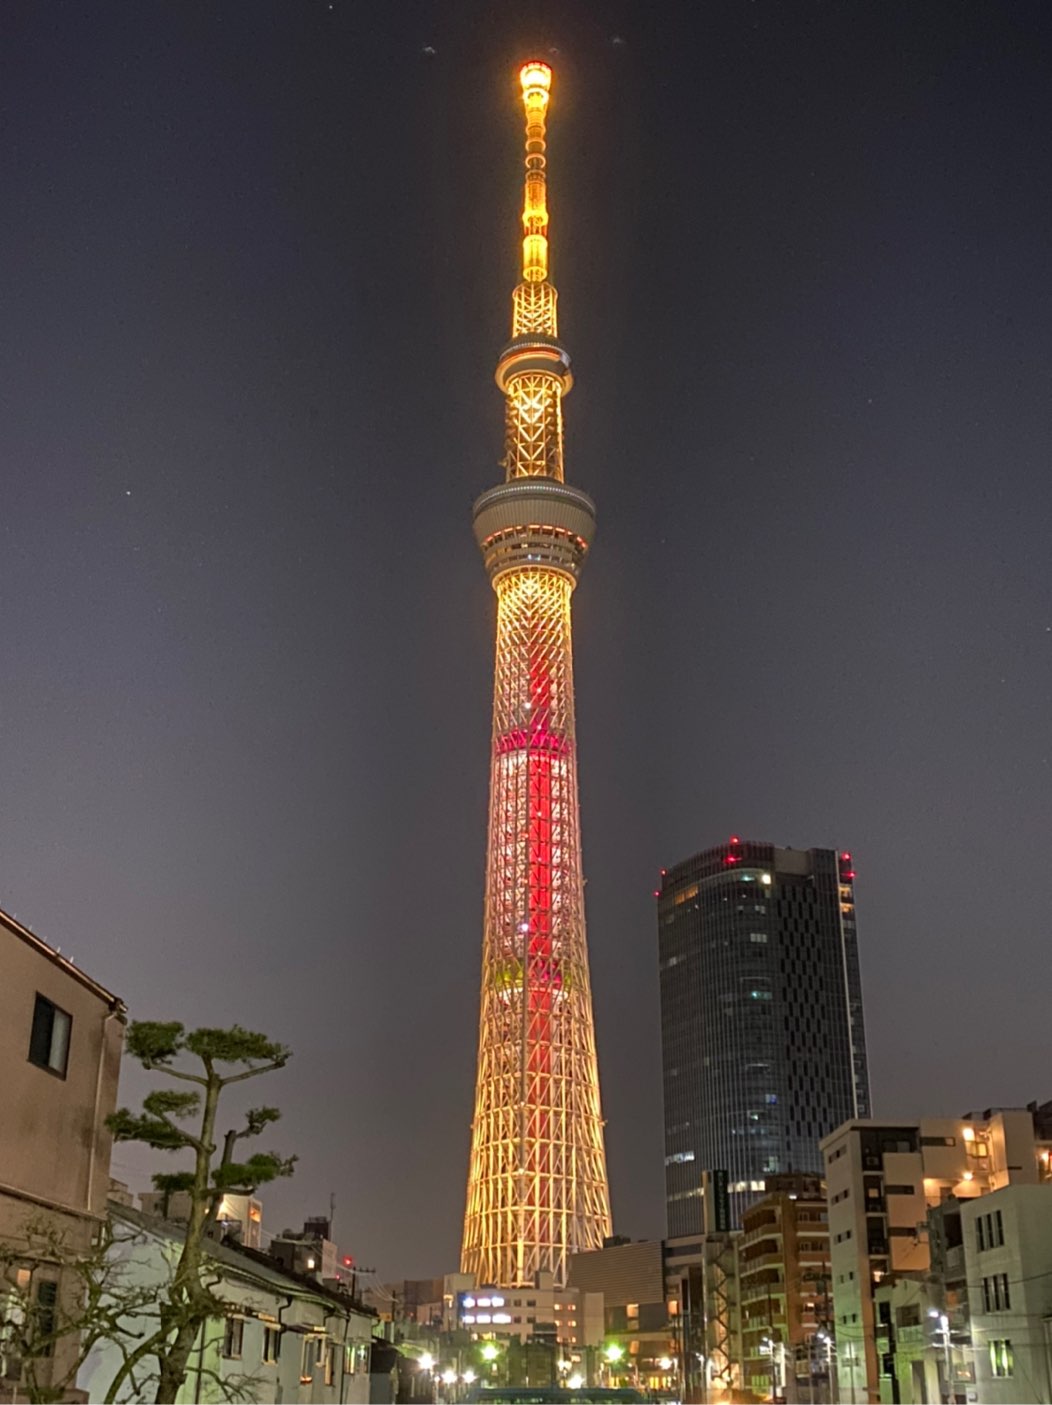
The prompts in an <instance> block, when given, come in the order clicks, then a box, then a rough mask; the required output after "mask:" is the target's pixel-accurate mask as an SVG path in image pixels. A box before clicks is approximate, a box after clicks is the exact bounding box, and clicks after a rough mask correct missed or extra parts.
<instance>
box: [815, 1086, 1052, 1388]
mask: <svg viewBox="0 0 1052 1405" xmlns="http://www.w3.org/2000/svg"><path fill="white" fill-rule="evenodd" d="M1040 1112H1041V1110H1039V1109H1037V1106H1036V1104H1032V1105H1031V1106H1030V1107H1027V1108H998V1109H994V1108H988V1109H987V1110H986V1111H985V1112H982V1113H977V1114H969V1115H967V1116H965V1117H958V1118H924V1119H922V1120H920V1121H917V1122H905V1123H894V1122H876V1121H857V1122H856V1121H851V1122H847V1123H845V1124H844V1125H843V1126H842V1127H838V1128H837V1129H836V1131H835V1132H833V1133H832V1134H831V1135H830V1136H828V1137H826V1138H825V1139H824V1140H823V1142H822V1152H823V1155H824V1157H825V1166H826V1191H827V1195H828V1201H829V1242H830V1261H831V1266H832V1278H833V1317H834V1329H835V1333H836V1345H837V1369H838V1376H839V1387H840V1392H841V1399H842V1400H844V1401H852V1402H854V1401H872V1400H875V1399H879V1398H881V1390H882V1377H883V1378H884V1389H886V1390H887V1391H888V1398H889V1399H891V1398H892V1396H893V1394H894V1398H901V1399H903V1400H908V1399H911V1398H913V1397H912V1391H913V1389H914V1384H911V1382H913V1381H914V1377H915V1375H916V1373H915V1372H914V1371H913V1368H912V1366H911V1367H910V1370H909V1372H908V1380H906V1381H904V1380H903V1379H902V1377H901V1376H900V1375H899V1371H900V1367H901V1365H902V1359H903V1356H904V1353H903V1352H902V1351H901V1350H900V1347H902V1346H903V1345H904V1342H903V1341H902V1340H901V1339H900V1336H899V1335H898V1334H896V1333H895V1331H894V1329H895V1328H896V1327H897V1326H898V1327H910V1328H912V1327H915V1326H917V1325H918V1324H917V1323H915V1322H913V1321H912V1320H911V1319H912V1309H913V1307H914V1306H915V1307H916V1308H917V1311H918V1313H920V1312H923V1313H925V1314H928V1313H930V1312H935V1313H936V1314H941V1313H943V1312H946V1315H947V1317H948V1318H949V1315H950V1314H949V1312H947V1311H946V1309H947V1306H948V1303H947V1301H946V1294H945V1293H943V1295H942V1298H941V1299H940V1300H939V1301H936V1299H935V1298H934V1297H931V1296H930V1295H929V1296H928V1297H925V1298H924V1299H923V1300H921V1299H920V1298H916V1295H915V1294H914V1295H913V1296H914V1297H915V1298H916V1301H915V1302H913V1301H906V1300H905V1297H904V1296H903V1295H902V1294H901V1293H900V1294H899V1296H898V1297H896V1296H895V1295H893V1294H892V1293H891V1292H890V1289H891V1288H892V1286H893V1281H894V1280H902V1279H905V1280H911V1279H920V1280H927V1279H931V1277H932V1257H931V1252H930V1244H929V1231H928V1216H929V1212H930V1211H931V1210H932V1209H934V1208H936V1207H940V1206H942V1205H943V1203H944V1202H948V1201H950V1200H951V1199H956V1200H958V1201H962V1202H971V1201H972V1200H974V1199H975V1198H976V1197H980V1196H982V1197H985V1196H987V1195H989V1194H990V1193H991V1192H994V1191H997V1190H1001V1189H1003V1188H1004V1187H1005V1186H1009V1185H1024V1186H1025V1185H1032V1186H1037V1185H1039V1184H1041V1182H1042V1179H1043V1177H1044V1176H1045V1175H1047V1172H1048V1164H1049V1157H1048V1153H1049V1148H1050V1142H1049V1140H1048V1137H1047V1135H1046V1132H1047V1128H1046V1127H1045V1122H1044V1119H1043V1118H1042V1117H1040V1116H1039V1113H1040ZM943 1213H944V1214H945V1211H944V1212H943ZM964 1213H965V1212H964V1209H963V1208H962V1223H963V1216H964ZM950 1238H951V1240H952V1235H951V1236H950ZM947 1247H948V1248H952V1247H954V1246H953V1244H952V1242H949V1241H948V1243H947ZM954 1272H955V1273H956V1275H957V1276H956V1278H955V1280H954V1282H955V1285H956V1286H955V1289H954V1291H955V1293H958V1294H959V1291H960V1265H959V1263H956V1261H955V1267H954ZM878 1290H879V1298H880V1301H881V1302H882V1303H883V1304H884V1312H883V1317H882V1316H881V1313H879V1312H878ZM907 1296H908V1295H907ZM967 1299H968V1300H971V1302H972V1307H973V1309H974V1300H972V1290H971V1286H970V1284H969V1286H968V1290H967ZM899 1308H903V1309H906V1310H908V1313H907V1316H908V1319H909V1320H903V1321H897V1320H896V1319H895V1317H894V1315H893V1314H894V1313H895V1312H897V1310H898V1309H899ZM933 1320H934V1319H933ZM889 1329H890V1330H889ZM945 1330H946V1331H947V1332H949V1333H950V1335H951V1337H952V1334H953V1327H952V1326H951V1325H950V1323H949V1322H948V1323H947V1327H946V1329H945ZM912 1335H913V1336H916V1335H917V1334H916V1333H913V1334H912ZM915 1345H916V1346H918V1349H919V1348H920V1346H922V1345H923V1346H924V1347H925V1349H926V1347H927V1343H921V1340H920V1338H919V1337H917V1342H916V1343H915ZM893 1373H894V1376H895V1386H894V1392H892V1387H891V1384H890V1377H891V1375H892V1374H893ZM928 1374H929V1375H930V1372H929V1373H928ZM915 1384H916V1388H917V1389H919V1388H920V1384H919V1380H917V1381H916V1383H915ZM904 1391H905V1392H908V1393H903V1392H904Z"/></svg>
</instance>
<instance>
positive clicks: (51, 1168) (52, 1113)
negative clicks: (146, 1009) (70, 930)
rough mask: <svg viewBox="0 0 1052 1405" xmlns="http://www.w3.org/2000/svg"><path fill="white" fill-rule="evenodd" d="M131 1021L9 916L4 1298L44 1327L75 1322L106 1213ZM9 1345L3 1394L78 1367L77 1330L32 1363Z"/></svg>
mask: <svg viewBox="0 0 1052 1405" xmlns="http://www.w3.org/2000/svg"><path fill="white" fill-rule="evenodd" d="M124 1023H125V1008H124V1005H123V1003H122V1002H121V1001H120V1000H119V999H118V998H117V996H115V995H113V994H112V993H111V992H110V991H108V990H106V989H105V988H104V987H103V986H101V985H99V984H98V982H97V981H94V980H92V979H91V977H90V976H88V975H87V974H85V972H83V971H81V970H80V968H79V967H78V966H75V965H74V964H73V962H72V961H70V960H69V959H68V958H66V957H64V956H63V955H61V953H60V952H58V951H55V950H54V949H53V948H52V947H50V946H48V944H47V943H46V942H44V941H42V940H41V939H40V938H39V937H37V936H36V935H34V933H32V932H31V931H29V929H28V928H27V927H24V926H23V925H22V924H21V923H20V922H18V921H17V920H16V919H15V918H14V917H11V916H9V915H8V914H7V913H5V912H0V1059H2V1061H3V1068H4V1077H3V1079H0V1127H2V1128H3V1134H2V1136H0V1249H2V1251H3V1253H4V1255H5V1259H6V1260H7V1263H8V1272H7V1275H6V1276H7V1278H8V1282H7V1285H6V1286H5V1285H4V1284H3V1283H0V1295H2V1296H3V1297H5V1298H7V1299H8V1300H9V1301H10V1303H11V1304H17V1307H15V1306H12V1307H11V1308H10V1309H9V1310H10V1311H17V1312H18V1313H19V1314H24V1312H25V1310H26V1308H27V1307H28V1308H29V1310H30V1312H31V1315H33V1314H35V1317H36V1319H37V1320H38V1321H39V1322H41V1323H43V1324H44V1326H45V1327H46V1324H47V1322H48V1321H49V1320H52V1319H53V1320H56V1321H57V1320H60V1319H63V1318H65V1320H68V1317H69V1314H70V1313H71V1311H72V1304H71V1303H70V1301H69V1297H70V1295H71V1294H73V1293H74V1292H75V1283H76V1279H75V1275H74V1274H73V1273H72V1272H71V1271H70V1269H69V1267H68V1260H69V1258H70V1257H71V1256H75V1255H76V1254H78V1253H79V1252H81V1251H86V1250H87V1249H88V1247H89V1246H90V1244H91V1242H92V1240H93V1238H94V1236H95V1234H96V1232H97V1230H98V1227H99V1225H100V1224H101V1223H102V1222H103V1221H104V1219H105V1212H106V1195H107V1191H108V1188H109V1172H110V1148H111V1137H110V1133H109V1131H108V1130H107V1127H106V1119H107V1117H108V1116H109V1115H110V1113H112V1112H113V1110H114V1108H115V1107H116V1102H117V1080H118V1077H119V1073H120V1059H121V1048H122V1041H123V1032H124ZM56 1240H61V1242H62V1252H61V1253H58V1254H56V1253H54V1252H52V1249H53V1248H54V1241H56ZM31 1241H32V1242H31ZM48 1244H50V1246H51V1247H50V1248H49V1247H47V1246H48ZM5 1315H8V1313H5ZM6 1340H7V1343H8V1346H7V1349H6V1350H5V1351H4V1352H3V1355H4V1361H3V1363H2V1374H3V1378H4V1379H3V1390H4V1392H5V1393H6V1392H10V1393H11V1396H12V1398H18V1389H19V1382H20V1380H23V1379H24V1373H25V1371H26V1370H28V1369H32V1370H33V1372H34V1373H35V1375H36V1379H37V1382H38V1384H39V1385H40V1386H44V1387H47V1386H50V1385H59V1384H60V1383H62V1382H64V1381H66V1380H67V1379H69V1378H70V1376H71V1373H75V1370H76V1361H77V1351H78V1342H77V1339H76V1337H75V1336H74V1337H70V1338H68V1339H64V1340H59V1341H58V1342H56V1343H55V1345H54V1348H53V1350H52V1351H51V1352H50V1354H49V1356H48V1358H47V1359H46V1360H36V1361H34V1363H33V1365H32V1368H30V1367H29V1366H28V1364H27V1363H26V1362H25V1361H21V1360H20V1359H19V1356H18V1349H17V1347H16V1346H13V1345H12V1342H13V1339H12V1338H11V1336H10V1335H8V1337H7V1339H6ZM71 1398H76V1397H71Z"/></svg>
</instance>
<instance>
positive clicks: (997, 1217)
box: [990, 1210, 1005, 1244]
mask: <svg viewBox="0 0 1052 1405" xmlns="http://www.w3.org/2000/svg"><path fill="white" fill-rule="evenodd" d="M991 1228H992V1229H993V1230H994V1231H995V1236H993V1237H991V1241H990V1242H991V1243H992V1244H1003V1243H1004V1242H1005V1227H1004V1221H1003V1220H1002V1219H1001V1211H1000V1210H995V1211H994V1213H993V1215H992V1216H991Z"/></svg>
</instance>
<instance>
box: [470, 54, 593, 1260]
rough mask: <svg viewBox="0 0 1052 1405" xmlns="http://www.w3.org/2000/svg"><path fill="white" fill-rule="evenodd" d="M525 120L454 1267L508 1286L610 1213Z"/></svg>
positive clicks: (534, 106)
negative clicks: (471, 1045)
mask: <svg viewBox="0 0 1052 1405" xmlns="http://www.w3.org/2000/svg"><path fill="white" fill-rule="evenodd" d="M519 76H520V79H521V82H522V99H523V105H524V107H525V110H526V179H525V200H524V204H523V212H522V223H523V230H524V238H523V243H522V282H521V283H520V284H519V286H518V287H517V288H516V289H515V292H514V294H513V299H512V336H511V341H510V342H508V344H507V346H506V347H505V348H504V350H503V351H502V352H501V355H500V359H499V361H498V363H497V384H498V385H499V386H500V388H501V390H502V391H503V393H504V396H505V400H506V419H505V426H506V427H505V438H504V448H505V454H504V469H505V473H506V481H505V482H504V483H501V484H500V485H499V486H498V487H496V488H491V489H490V490H489V492H487V493H483V495H482V496H481V497H480V498H479V499H478V501H477V502H476V503H475V508H474V525H475V536H476V538H477V540H478V543H479V547H480V548H481V551H482V555H483V559H484V561H485V563H486V569H487V571H488V572H489V576H490V580H491V581H492V583H493V589H494V590H495V591H496V595H497V650H496V667H495V677H494V688H493V745H492V752H491V758H490V767H491V771H490V805H489V843H488V849H487V857H486V903H485V916H484V929H483V940H482V1010H481V1018H480V1021H479V1054H478V1077H477V1083H476V1092H475V1117H474V1122H473V1123H472V1136H471V1166H470V1171H469V1175H468V1194H467V1210H466V1213H465V1216H464V1241H463V1247H462V1250H461V1269H462V1271H463V1272H465V1273H474V1274H475V1275H476V1280H477V1282H479V1283H480V1284H481V1283H489V1284H497V1285H499V1286H502V1287H514V1286H515V1285H516V1284H527V1285H528V1284H531V1283H532V1282H533V1281H534V1275H535V1274H536V1273H538V1272H540V1271H548V1272H551V1273H553V1274H554V1275H555V1281H556V1284H557V1285H560V1286H561V1285H562V1284H564V1283H565V1281H566V1272H567V1266H568V1260H569V1256H570V1254H573V1253H577V1252H578V1251H580V1250H584V1249H597V1248H600V1247H601V1246H602V1242H603V1237H604V1235H607V1234H609V1233H610V1200H609V1192H608V1190H607V1181H606V1156H605V1153H604V1150H603V1122H602V1114H601V1112H600V1108H599V1074H598V1069H597V1067H596V1057H595V1032H594V1027H593V1023H592V996H591V990H590V987H589V982H588V952H587V947H586V944H585V922H584V880H583V877H582V874H581V835H580V818H579V813H578V802H577V749H576V743H575V735H574V697H573V644H572V636H571V632H570V596H571V595H572V594H573V588H574V586H575V585H576V583H577V577H578V575H579V573H580V570H581V565H582V563H583V561H584V558H585V555H586V553H587V551H588V548H589V545H590V543H591V540H592V536H593V533H594V530H595V505H594V504H593V502H592V500H591V498H589V497H588V496H587V495H586V494H585V493H582V492H581V491H580V490H579V489H578V488H569V487H567V486H566V484H565V483H564V482H563V436H562V401H563V397H564V396H565V395H566V394H567V392H568V391H569V389H570V386H571V384H572V377H571V375H570V358H569V356H568V355H567V354H566V352H565V351H564V350H563V347H562V346H561V344H560V342H559V340H558V327H557V325H556V308H555V304H556V292H555V289H554V287H553V286H552V285H551V283H550V282H549V281H548V209H547V198H546V184H545V155H544V152H545V114H546V112H547V107H548V94H549V89H550V87H551V78H552V75H551V69H549V68H548V67H547V65H546V64H543V63H528V64H526V66H525V67H524V68H523V69H522V71H521V73H520V75H519Z"/></svg>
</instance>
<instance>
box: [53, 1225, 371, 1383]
mask: <svg viewBox="0 0 1052 1405" xmlns="http://www.w3.org/2000/svg"><path fill="white" fill-rule="evenodd" d="M110 1213H111V1215H112V1218H113V1222H114V1224H115V1225H117V1226H118V1227H119V1228H120V1230H121V1231H122V1233H121V1234H120V1236H119V1238H118V1240H117V1242H116V1243H115V1245H114V1248H113V1253H114V1255H115V1256H117V1257H118V1258H119V1260H120V1262H121V1265H122V1267H123V1269H124V1274H125V1280H124V1281H125V1283H126V1284H127V1285H129V1286H131V1287H139V1286H145V1287H152V1286H153V1285H156V1288H157V1292H158V1294H160V1293H161V1292H162V1291H163V1288H164V1286H165V1284H166V1283H167V1282H168V1281H169V1278H170V1274H171V1264H172V1261H173V1258H174V1256H175V1255H176V1254H177V1253H178V1251H179V1246H180V1240H181V1231H180V1226H179V1225H178V1223H177V1222H176V1221H173V1220H161V1219H158V1218H156V1217H154V1216H152V1215H148V1214H144V1213H143V1212H141V1211H136V1210H132V1209H129V1208H128V1207H126V1206H123V1205H117V1204H111V1205H110ZM207 1257H208V1268H209V1271H210V1276H211V1277H212V1278H213V1279H214V1280H215V1287H214V1292H215V1293H216V1295H217V1296H218V1297H219V1298H221V1299H222V1300H223V1302H224V1303H225V1304H226V1305H227V1312H226V1315H225V1316H224V1317H222V1318H218V1319H216V1320H214V1321H212V1322H209V1323H208V1324H207V1325H206V1326H205V1327H204V1328H203V1329H202V1330H201V1333H200V1335H199V1339H198V1341H197V1343H196V1344H195V1347H194V1349H193V1351H192V1353H191V1357H190V1366H189V1371H188V1374H187V1378H186V1381H185V1383H184V1385H183V1388H182V1390H181V1391H180V1392H179V1397H178V1399H179V1402H180V1405H189V1402H191V1401H195V1402H196V1401H210V1400H216V1401H218V1400H225V1399H231V1398H237V1399H240V1400H243V1401H246V1402H271V1401H274V1400H280V1401H285V1402H290V1405H292V1403H293V1402H295V1405H344V1402H349V1403H350V1405H366V1402H369V1401H370V1400H374V1401H375V1400H377V1399H381V1400H383V1399H386V1400H388V1401H389V1400H392V1399H393V1398H394V1397H393V1391H388V1392H384V1393H382V1394H381V1395H379V1396H378V1395H377V1392H376V1389H375V1384H374V1385H373V1386H372V1388H371V1386H370V1365H371V1347H372V1337H373V1324H374V1322H375V1317H374V1316H373V1314H371V1313H369V1312H367V1311H365V1310H364V1309H363V1308H361V1307H360V1306H359V1305H358V1304H357V1303H356V1302H355V1301H354V1300H352V1299H351V1298H350V1297H349V1296H348V1295H347V1294H346V1293H343V1292H340V1291H338V1290H336V1289H333V1288H330V1287H328V1286H326V1285H325V1284H323V1283H321V1282H318V1281H316V1280H315V1279H313V1278H309V1277H307V1276H305V1275H303V1274H299V1273H295V1272H292V1271H291V1270H289V1269H285V1268H283V1267H282V1266H281V1265H280V1264H279V1263H277V1262H276V1261H275V1260H273V1259H271V1258H270V1257H269V1256H268V1255H267V1254H264V1253H262V1252H261V1251H260V1250H257V1249H250V1248H248V1247H246V1246H244V1245H241V1244H238V1243H237V1242H236V1241H234V1240H227V1241H226V1242H217V1241H210V1242H209V1245H208V1249H207ZM142 1329H143V1324H142V1322H141V1321H139V1320H129V1322H128V1330H129V1334H130V1333H133V1332H136V1333H138V1332H141V1331H142ZM133 1340H134V1338H132V1337H131V1336H129V1341H128V1342H127V1343H119V1342H114V1341H106V1342H103V1343H100V1345H99V1347H98V1348H97V1349H96V1350H95V1351H94V1352H93V1353H92V1354H91V1355H90V1356H89V1358H88V1360H87V1361H86V1362H85V1365H84V1368H83V1371H82V1373H81V1377H80V1386H81V1389H82V1390H83V1391H84V1392H85V1394H84V1398H85V1399H88V1400H102V1399H105V1398H106V1394H107V1391H108V1390H109V1387H110V1384H111V1382H112V1381H113V1380H114V1378H115V1376H116V1373H117V1371H118V1368H119V1367H120V1364H121V1362H122V1360H123V1357H124V1350H123V1348H124V1347H125V1346H127V1345H129V1344H131V1342H132V1341H133ZM152 1369H153V1367H152V1366H151V1364H150V1362H149V1361H147V1362H146V1363H145V1365H144V1368H143V1371H142V1372H140V1374H139V1375H138V1376H133V1377H130V1378H129V1379H128V1380H127V1381H126V1382H125V1384H124V1387H123V1388H122V1389H121V1390H120V1391H119V1392H118V1393H117V1396H116V1399H117V1401H118V1402H123V1405H131V1403H132V1402H135V1401H139V1400H143V1399H152V1398H153V1396H152V1394H150V1393H149V1392H150V1390H151V1388H152V1382H151V1380H150V1379H149V1372H150V1371H151V1370H152ZM371 1391H372V1393H371Z"/></svg>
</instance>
